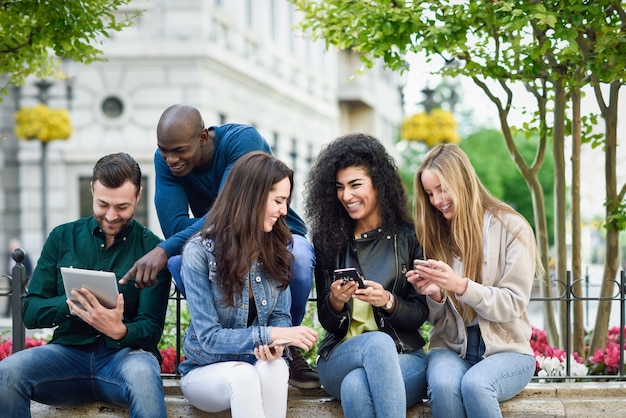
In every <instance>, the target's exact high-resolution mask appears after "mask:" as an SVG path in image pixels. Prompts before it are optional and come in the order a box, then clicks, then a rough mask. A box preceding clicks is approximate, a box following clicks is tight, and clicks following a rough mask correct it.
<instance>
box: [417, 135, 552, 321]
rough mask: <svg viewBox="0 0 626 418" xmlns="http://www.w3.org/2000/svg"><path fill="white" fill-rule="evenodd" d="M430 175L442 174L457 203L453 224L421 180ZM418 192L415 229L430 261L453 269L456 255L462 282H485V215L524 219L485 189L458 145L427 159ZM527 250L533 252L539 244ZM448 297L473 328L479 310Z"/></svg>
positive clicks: (441, 148)
mask: <svg viewBox="0 0 626 418" xmlns="http://www.w3.org/2000/svg"><path fill="white" fill-rule="evenodd" d="M425 170H429V171H430V172H432V173H433V174H435V175H437V177H438V178H439V181H440V182H441V189H442V190H443V191H445V192H446V193H447V194H448V196H449V197H450V199H451V201H452V204H453V207H454V217H453V218H452V219H451V220H450V221H448V220H447V219H446V218H445V217H444V216H443V214H442V213H441V212H440V211H439V210H438V209H437V208H436V207H434V206H433V205H432V204H431V203H430V200H429V196H428V195H427V194H426V191H425V190H424V186H423V185H422V181H421V179H422V173H423V172H424V171H425ZM413 187H414V198H415V229H416V233H417V238H418V239H419V241H420V243H421V244H422V247H423V248H424V255H425V256H426V258H430V259H435V260H443V261H445V262H446V263H447V264H448V265H450V266H452V265H453V261H454V256H455V255H457V256H459V257H460V258H461V260H462V262H463V277H468V278H469V279H470V280H473V281H475V282H477V283H482V274H483V258H484V255H483V217H484V214H485V212H486V211H489V212H491V213H492V214H493V216H495V217H496V218H500V216H499V215H500V214H502V213H511V214H516V215H517V216H521V215H519V213H517V212H516V211H515V210H514V209H513V208H511V207H510V206H509V205H507V204H506V203H504V202H502V201H500V200H498V199H496V198H495V197H493V196H492V195H491V194H490V193H489V192H488V191H487V189H485V187H484V186H483V185H482V183H481V182H480V179H479V178H478V176H477V175H476V172H475V171H474V167H473V166H472V163H471V162H470V160H469V158H468V157H467V155H466V154H465V153H464V152H463V151H462V150H461V149H460V148H459V147H458V146H457V145H454V144H441V145H438V146H436V147H435V148H433V149H432V150H430V151H429V152H428V153H427V154H426V156H425V158H424V161H423V162H422V165H421V167H420V168H419V169H418V171H417V172H416V173H415V178H414V182H413ZM526 245H528V246H529V248H532V246H536V243H534V242H531V243H526ZM535 248H536V247H535ZM539 264H541V263H539ZM446 293H447V296H448V297H449V298H450V299H451V300H452V302H453V303H454V305H455V306H456V308H457V309H458V310H459V312H460V313H461V315H462V316H463V319H464V320H465V321H466V323H470V322H471V321H472V320H473V319H474V318H475V312H474V310H473V309H472V308H471V307H469V306H464V305H461V304H459V302H458V300H457V298H456V295H455V294H454V292H446Z"/></svg>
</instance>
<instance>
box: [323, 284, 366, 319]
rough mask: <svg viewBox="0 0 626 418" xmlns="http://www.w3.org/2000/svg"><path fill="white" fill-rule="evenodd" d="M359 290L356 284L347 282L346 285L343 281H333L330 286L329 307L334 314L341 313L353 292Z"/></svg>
mask: <svg viewBox="0 0 626 418" xmlns="http://www.w3.org/2000/svg"><path fill="white" fill-rule="evenodd" d="M358 288H359V285H358V284H357V282H353V281H349V282H347V283H346V284H344V283H343V280H335V281H334V282H333V283H332V284H331V285H330V296H329V299H330V306H331V307H332V308H333V310H334V311H335V312H341V311H342V310H343V306H344V305H345V304H346V303H348V302H349V301H350V299H351V298H352V295H353V294H354V292H355V291H356V290H357V289H358Z"/></svg>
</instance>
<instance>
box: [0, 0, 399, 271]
mask: <svg viewBox="0 0 626 418" xmlns="http://www.w3.org/2000/svg"><path fill="white" fill-rule="evenodd" d="M137 12H141V13H140V15H139V16H138V17H136V18H135V19H134V20H135V24H134V25H133V26H132V27H130V28H126V29H124V30H123V31H122V32H119V33H112V34H111V37H110V38H107V39H103V40H102V44H101V45H100V47H101V49H102V50H103V52H104V58H105V59H106V61H104V62H95V63H92V64H89V65H77V66H76V68H75V71H74V74H73V77H74V78H73V80H74V81H73V98H72V100H71V111H70V114H71V118H72V124H73V128H74V132H73V135H72V136H71V138H69V139H68V140H67V141H52V142H51V143H49V145H48V146H47V147H46V153H45V160H46V164H44V165H42V146H41V143H39V142H38V141H18V140H17V139H16V138H15V137H14V134H13V114H14V112H15V101H14V100H13V99H14V97H10V96H9V97H4V98H3V100H2V102H0V134H3V135H4V136H5V137H6V138H5V140H3V141H0V147H1V149H2V157H1V158H0V173H1V174H2V183H3V184H2V186H3V187H2V191H0V226H1V227H0V243H2V244H3V245H4V243H6V242H7V240H8V239H9V238H13V237H18V238H19V239H20V240H21V241H22V243H23V245H24V248H25V249H26V250H27V251H28V252H29V254H31V258H32V259H33V261H36V260H37V258H38V255H39V252H40V251H41V246H42V244H43V242H44V239H45V237H46V236H47V233H48V232H49V231H50V230H51V229H52V228H53V227H54V226H56V225H59V224H61V223H64V222H68V221H71V220H74V219H76V218H78V217H81V216H87V215H89V214H90V213H91V196H90V194H89V179H90V178H91V169H92V168H93V165H94V163H95V162H96V161H97V160H98V159H99V158H100V157H101V156H103V155H105V154H109V153H113V152H120V151H124V152H128V153H129V154H131V155H133V156H134V157H135V158H136V159H137V161H138V162H139V164H140V165H141V168H142V171H143V174H144V178H145V181H144V195H143V199H142V200H143V204H144V205H143V206H142V207H141V208H140V209H139V213H138V215H139V218H140V220H142V221H143V222H144V223H145V224H146V225H147V226H149V227H150V228H151V229H152V230H153V231H155V232H156V233H158V234H160V233H161V228H160V226H159V223H158V219H157V216H156V212H155V209H154V204H153V196H154V168H153V162H152V161H153V155H154V152H155V150H156V125H157V122H158V119H159V116H160V115H161V113H162V112H163V110H164V109H165V108H167V107H168V106H170V105H172V104H175V103H186V104H189V105H193V106H196V107H198V108H199V109H200V110H201V112H202V115H203V117H204V121H205V124H206V125H208V126H210V125H218V124H222V123H226V122H238V123H248V124H252V125H254V126H256V127H257V129H258V130H259V131H260V132H261V133H262V134H263V135H264V136H265V138H266V139H267V140H268V142H269V143H270V144H271V145H272V146H273V149H274V153H275V154H276V155H277V156H278V157H279V158H281V159H282V160H283V161H285V162H286V163H287V164H288V165H289V166H290V167H292V168H293V169H294V171H295V173H296V176H295V180H296V181H295V188H294V196H293V205H294V206H295V208H296V210H298V209H299V207H300V204H301V200H302V184H303V182H304V180H305V179H306V176H307V173H308V166H309V164H310V162H311V160H312V159H313V158H314V157H315V155H316V154H317V152H318V151H319V149H320V147H322V146H323V144H324V143H327V142H329V141H330V140H332V139H333V138H335V137H337V136H339V135H342V134H345V133H348V132H355V131H361V132H366V133H369V134H372V135H374V136H376V137H378V138H380V139H381V140H382V141H383V142H385V143H386V145H388V147H389V149H390V150H391V151H392V152H393V144H394V140H395V138H396V137H397V132H398V126H399V124H400V122H401V120H402V118H403V103H402V93H401V90H402V86H403V80H402V78H401V77H400V76H399V75H398V74H395V73H392V72H389V71H385V70H383V69H382V67H375V68H373V69H371V70H366V71H365V73H364V75H362V76H358V77H356V78H354V79H353V80H350V76H351V75H353V74H354V72H355V71H356V70H357V69H358V68H359V67H360V62H359V60H358V57H357V56H356V55H354V54H353V53H352V52H350V51H336V50H328V51H327V50H325V47H324V45H323V43H313V42H311V41H309V40H307V39H305V38H304V37H303V36H302V35H301V33H300V32H298V31H294V30H293V29H292V28H293V26H294V25H295V24H296V22H297V20H298V15H297V13H296V12H295V11H294V8H293V6H292V5H291V4H290V3H288V2H287V1H286V0H227V1H226V0H150V1H148V0H134V1H132V2H131V3H130V4H129V5H127V6H124V7H123V8H122V9H120V10H118V15H119V16H118V17H119V18H122V17H123V16H124V15H133V14H135V13H137ZM34 81H35V80H34V79H31V80H28V81H27V82H26V85H25V86H23V88H22V89H21V100H20V102H21V105H22V106H32V105H35V104H36V103H37V99H36V98H35V96H36V93H37V91H36V87H34V85H33V83H34ZM50 94H51V96H50V100H49V101H48V105H49V106H50V107H51V108H54V107H66V106H67V103H66V98H65V90H64V83H63V82H61V81H59V82H56V83H55V84H54V85H53V87H52V88H51V90H50ZM42 167H46V169H45V172H44V173H43V174H44V175H43V176H42ZM44 179H45V180H44ZM42 184H45V188H42ZM44 200H45V201H46V202H47V203H46V205H45V206H47V210H43V206H44V205H43V204H42V201H44ZM42 213H45V215H46V216H45V218H46V220H45V221H44V220H43V218H44V216H42ZM44 224H45V227H44ZM44 229H45V230H44ZM2 263H4V261H3V262H2ZM0 268H2V271H3V272H4V271H5V266H4V265H3V264H0Z"/></svg>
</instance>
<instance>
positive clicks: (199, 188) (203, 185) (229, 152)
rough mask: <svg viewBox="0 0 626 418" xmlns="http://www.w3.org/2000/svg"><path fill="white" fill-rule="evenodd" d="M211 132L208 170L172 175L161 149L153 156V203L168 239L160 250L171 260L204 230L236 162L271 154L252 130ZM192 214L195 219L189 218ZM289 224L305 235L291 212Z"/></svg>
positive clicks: (232, 126) (230, 128) (220, 128)
mask: <svg viewBox="0 0 626 418" xmlns="http://www.w3.org/2000/svg"><path fill="white" fill-rule="evenodd" d="M209 129H212V130H214V131H215V145H214V150H213V158H212V159H211V162H210V163H209V164H208V165H207V166H204V167H197V168H196V169H194V170H193V171H192V172H191V173H189V174H187V175H186V176H184V177H176V176H174V175H173V174H172V172H171V171H170V169H169V167H168V166H167V163H166V161H165V159H164V158H163V157H162V156H161V153H160V152H159V150H158V149H157V151H156V152H155V154H154V169H155V175H156V191H155V195H154V203H155V206H156V210H157V215H158V217H159V223H160V224H161V230H162V231H163V235H164V236H165V238H166V240H165V241H163V242H162V243H161V244H159V246H160V247H162V248H163V249H164V250H165V252H166V253H167V255H168V257H171V256H173V255H177V254H180V252H181V249H182V247H183V245H184V244H185V242H186V241H187V239H189V237H190V236H191V235H193V234H194V233H196V232H198V231H199V230H200V229H201V228H202V226H203V224H204V220H205V219H206V214H207V213H208V211H209V210H210V209H211V207H212V206H213V203H214V202H215V199H216V198H217V194H218V193H219V192H220V190H221V189H222V187H223V186H224V184H225V183H226V179H227V177H228V174H229V173H230V170H231V168H232V166H233V164H235V161H237V160H238V159H239V157H241V156H242V155H244V154H247V153H248V152H252V151H263V152H266V153H268V154H271V153H272V148H271V147H270V145H269V144H268V143H267V141H266V140H265V139H264V138H263V136H261V134H260V133H259V132H258V131H257V130H256V129H255V128H254V127H253V126H250V125H242V124H226V125H222V126H212V127H210V128H209ZM189 210H191V213H192V214H193V217H191V216H190V215H189ZM286 222H287V225H289V227H290V228H291V231H292V233H294V234H297V235H303V236H304V235H306V232H307V229H306V225H305V224H304V221H302V219H301V218H300V217H299V216H298V215H297V214H296V212H295V211H294V210H293V209H291V208H289V212H288V214H287V217H286Z"/></svg>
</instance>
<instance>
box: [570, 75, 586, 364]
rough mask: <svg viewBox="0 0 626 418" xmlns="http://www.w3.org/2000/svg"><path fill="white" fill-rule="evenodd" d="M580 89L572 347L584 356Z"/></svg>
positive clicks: (575, 122)
mask: <svg viewBox="0 0 626 418" xmlns="http://www.w3.org/2000/svg"><path fill="white" fill-rule="evenodd" d="M580 100H581V95H580V89H579V88H578V87H574V88H573V91H572V203H571V205H572V220H571V222H572V279H573V282H572V294H573V296H574V298H575V300H574V303H573V307H574V329H573V333H572V348H573V351H574V352H575V353H578V354H579V355H580V356H581V357H583V358H584V357H585V324H584V317H583V301H582V300H580V299H578V298H582V297H583V296H584V295H583V293H582V291H583V286H582V260H581V254H580V241H581V220H580V147H581V135H582V132H581V127H580V123H581V121H580Z"/></svg>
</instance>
